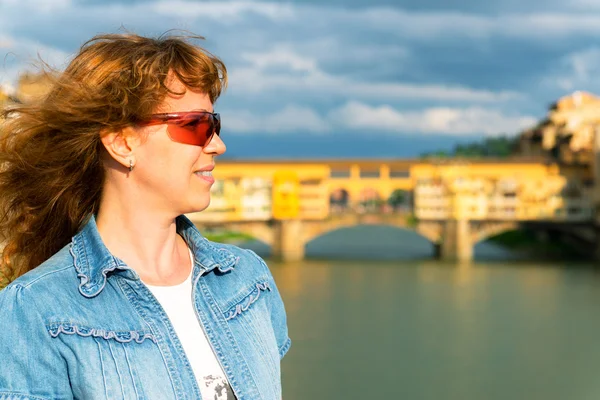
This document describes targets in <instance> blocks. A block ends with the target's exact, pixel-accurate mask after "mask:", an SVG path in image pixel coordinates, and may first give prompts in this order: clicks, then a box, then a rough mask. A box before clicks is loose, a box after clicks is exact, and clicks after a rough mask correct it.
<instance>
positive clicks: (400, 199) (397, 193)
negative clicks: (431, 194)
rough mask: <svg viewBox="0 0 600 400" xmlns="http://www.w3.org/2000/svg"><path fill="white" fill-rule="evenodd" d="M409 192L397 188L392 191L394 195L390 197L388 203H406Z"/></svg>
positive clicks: (396, 205) (397, 205)
mask: <svg viewBox="0 0 600 400" xmlns="http://www.w3.org/2000/svg"><path fill="white" fill-rule="evenodd" d="M407 197H408V195H407V193H406V191H405V190H402V189H396V190H394V191H393V192H392V195H391V196H390V197H389V199H388V204H389V205H390V206H392V207H399V206H401V205H402V204H405V203H406V200H407Z"/></svg>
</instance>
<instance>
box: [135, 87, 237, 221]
mask: <svg viewBox="0 0 600 400" xmlns="http://www.w3.org/2000/svg"><path fill="white" fill-rule="evenodd" d="M168 86H169V88H170V89H171V90H173V91H174V92H177V93H180V92H183V91H184V90H185V94H183V95H172V94H169V95H167V97H166V98H165V100H164V101H163V104H162V106H161V107H160V109H159V110H158V112H160V113H163V112H164V113H175V112H185V111H210V112H213V111H214V110H213V105H212V103H211V101H210V98H209V96H208V95H207V94H206V93H200V92H194V91H191V90H189V89H187V88H185V87H184V86H183V84H182V83H181V82H180V81H178V80H172V81H171V82H170V83H169V85H168ZM167 127H168V125H167V124H160V125H154V126H147V127H143V128H138V129H140V130H141V131H142V134H143V136H145V137H146V138H145V140H144V141H143V142H142V144H141V145H140V146H139V147H138V148H137V149H136V162H135V167H134V170H133V171H132V172H131V175H135V184H137V185H140V186H141V189H142V192H144V193H145V194H146V196H147V199H136V200H140V201H144V202H146V201H150V202H152V203H151V204H149V205H151V206H152V207H153V208H155V209H156V210H157V211H165V212H167V213H172V212H173V213H175V214H176V215H180V214H185V213H190V212H196V211H202V210H204V209H205V208H206V207H208V205H209V203H210V188H211V186H212V184H213V183H214V180H213V178H212V174H210V173H208V172H207V170H212V167H213V166H214V163H215V157H216V156H217V155H220V154H223V153H224V152H225V149H226V147H225V144H224V143H223V141H222V140H221V138H220V137H219V136H217V135H214V136H213V138H212V140H211V141H210V142H209V143H208V144H206V145H205V146H203V147H200V146H194V145H189V144H182V143H178V142H174V141H173V140H171V139H170V138H169V135H168V133H167ZM200 171H204V173H201V172H200ZM207 175H208V176H207ZM132 177H133V176H132Z"/></svg>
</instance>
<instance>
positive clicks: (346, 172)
mask: <svg viewBox="0 0 600 400" xmlns="http://www.w3.org/2000/svg"><path fill="white" fill-rule="evenodd" d="M331 177H332V178H350V169H333V170H331Z"/></svg>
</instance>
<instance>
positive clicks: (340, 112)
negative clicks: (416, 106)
mask: <svg viewBox="0 0 600 400" xmlns="http://www.w3.org/2000/svg"><path fill="white" fill-rule="evenodd" d="M223 115H224V117H225V118H224V122H223V127H224V129H225V130H227V131H230V132H232V133H273V134H285V133H290V132H293V133H298V132H300V133H323V132H332V131H333V132H345V131H355V132H356V131H362V132H364V131H369V132H372V131H382V132H387V133H388V134H404V133H408V134H415V133H422V134H448V135H481V134H484V135H497V134H516V133H518V132H519V131H521V130H523V129H524V128H527V127H529V126H532V125H534V124H535V123H536V119H535V118H534V117H531V116H520V115H506V114H504V113H502V112H501V111H498V110H495V109H486V108H481V107H465V108H450V107H435V108H425V109H422V110H416V111H405V112H403V111H400V110H398V109H396V108H394V107H392V106H390V105H383V106H378V107H373V106H370V105H367V104H364V103H361V102H358V101H351V102H348V103H346V104H345V105H343V106H341V107H339V108H336V109H334V110H331V111H329V112H327V113H325V114H324V115H320V114H319V113H318V112H317V111H315V110H313V109H311V108H309V107H302V106H286V107H284V108H283V109H281V110H279V111H276V112H274V113H273V114H260V113H256V112H250V111H247V110H226V111H224V112H223Z"/></svg>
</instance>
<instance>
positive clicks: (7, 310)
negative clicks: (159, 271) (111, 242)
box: [0, 216, 290, 400]
mask: <svg viewBox="0 0 600 400" xmlns="http://www.w3.org/2000/svg"><path fill="white" fill-rule="evenodd" d="M177 232H178V233H179V234H180V235H181V236H182V237H183V238H184V240H185V241H186V242H187V244H188V246H189V247H190V249H191V250H192V252H193V254H194V259H195V262H194V266H193V268H194V269H193V273H192V279H193V284H194V290H193V296H192V297H193V301H194V306H195V309H196V313H197V317H198V320H199V321H200V322H201V323H202V325H203V327H204V330H205V332H206V335H207V338H208V339H209V342H210V344H211V345H212V347H213V350H214V352H215V354H216V356H217V359H218V360H219V362H220V363H221V366H222V367H223V370H224V372H225V374H226V375H227V378H228V380H229V383H230V384H231V387H232V388H233V391H234V392H235V394H236V396H237V398H238V399H239V400H258V399H265V400H274V399H280V398H281V378H280V376H281V374H280V359H281V358H282V357H283V356H284V354H285V353H286V352H287V350H288V348H289V346H290V339H289V337H288V333H287V325H286V315H285V310H284V306H283V303H282V301H281V297H280V295H279V292H278V290H277V287H276V285H275V282H274V280H273V277H272V275H271V273H270V272H269V269H268V268H267V266H266V265H265V263H264V261H263V260H262V259H261V258H259V257H258V256H257V255H256V254H255V253H253V252H252V251H250V250H243V249H240V248H238V247H235V246H232V245H225V244H216V243H212V242H210V241H208V240H207V239H205V238H203V237H202V236H201V235H200V233H199V232H198V230H197V229H196V227H195V226H194V225H193V224H192V223H191V222H190V221H189V220H188V219H187V218H185V217H184V216H181V217H178V218H177ZM190 300H191V299H190ZM200 398H201V396H200V391H199V388H198V385H197V383H196V379H195V377H194V374H193V372H192V369H191V367H190V363H189V361H188V359H187V357H186V355H185V353H184V351H183V348H182V346H181V343H180V341H179V339H178V338H177V335H176V334H175V331H174V330H173V326H172V325H171V323H170V322H169V319H168V318H167V315H166V314H165V312H164V311H163V309H162V307H161V306H160V304H159V303H158V302H157V300H156V299H155V298H154V296H153V295H152V294H151V292H150V291H149V290H148V289H147V288H146V286H145V285H144V284H143V283H142V282H141V281H140V278H139V276H138V275H137V273H136V272H135V271H133V270H132V269H130V268H129V267H127V266H126V265H125V263H124V262H123V261H121V260H119V259H118V258H117V257H114V256H113V255H111V254H110V252H109V251H108V249H107V248H106V247H105V245H104V243H103V242H102V239H101V238H100V235H99V234H98V230H97V227H96V222H95V220H94V218H93V217H92V218H91V219H90V221H89V222H88V223H87V224H86V225H85V226H84V227H83V229H82V230H81V231H80V232H79V233H77V234H76V235H75V236H74V237H73V239H72V242H71V243H70V244H69V245H67V246H65V247H64V248H63V249H62V250H60V251H59V252H58V253H56V254H55V255H54V256H52V257H51V258H50V259H48V260H47V261H46V262H44V263H43V264H42V265H40V266H39V267H37V268H35V269H33V270H32V271H30V272H28V273H27V274H25V275H23V276H21V277H19V278H18V279H17V280H15V281H14V282H13V283H11V284H10V285H9V286H7V287H6V288H5V289H4V290H2V291H0V400H8V399H11V400H13V399H14V400H17V399H19V400H23V399H36V400H41V399H44V400H45V399H95V400H96V399H111V400H112V399H149V400H151V399H160V400H164V399H200Z"/></svg>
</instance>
